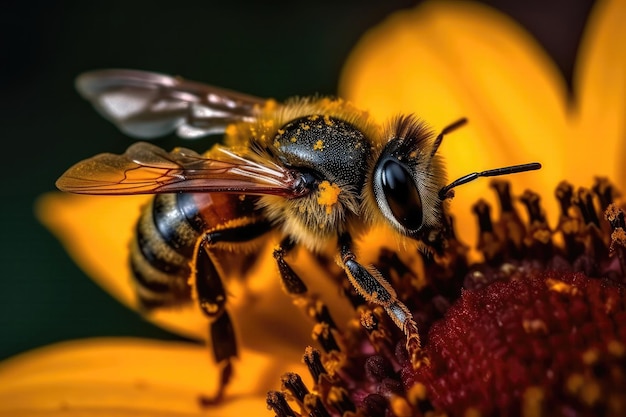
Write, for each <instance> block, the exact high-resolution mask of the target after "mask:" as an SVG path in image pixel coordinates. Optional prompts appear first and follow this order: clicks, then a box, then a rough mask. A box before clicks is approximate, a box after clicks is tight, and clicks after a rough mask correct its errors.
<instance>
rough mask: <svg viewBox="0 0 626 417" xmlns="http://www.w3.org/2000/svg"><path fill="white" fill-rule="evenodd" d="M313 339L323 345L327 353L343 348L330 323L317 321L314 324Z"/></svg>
mask: <svg viewBox="0 0 626 417" xmlns="http://www.w3.org/2000/svg"><path fill="white" fill-rule="evenodd" d="M313 339H314V340H316V341H317V342H318V343H319V344H320V345H321V346H322V348H323V349H324V351H325V352H326V353H329V352H332V351H337V352H338V351H340V350H341V349H339V345H338V344H337V340H335V336H334V335H333V333H332V331H331V327H330V326H329V324H328V323H317V324H315V326H313Z"/></svg>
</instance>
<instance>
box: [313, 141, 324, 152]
mask: <svg viewBox="0 0 626 417" xmlns="http://www.w3.org/2000/svg"><path fill="white" fill-rule="evenodd" d="M322 149H324V141H323V140H321V139H320V140H318V141H317V142H315V145H313V150H315V151H321V150H322Z"/></svg>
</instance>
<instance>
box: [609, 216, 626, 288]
mask: <svg viewBox="0 0 626 417" xmlns="http://www.w3.org/2000/svg"><path fill="white" fill-rule="evenodd" d="M605 218H606V219H607V221H608V222H609V225H610V226H611V229H612V231H611V243H610V245H609V256H617V259H618V260H619V266H620V272H621V281H622V282H626V279H625V278H624V276H625V275H626V221H625V220H624V210H622V209H621V208H619V207H617V206H616V205H615V204H609V206H608V208H607V209H606V212H605Z"/></svg>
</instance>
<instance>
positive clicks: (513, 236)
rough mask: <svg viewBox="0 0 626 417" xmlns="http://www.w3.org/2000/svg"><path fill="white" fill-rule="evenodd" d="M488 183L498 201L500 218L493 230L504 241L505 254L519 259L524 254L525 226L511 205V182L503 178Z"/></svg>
mask: <svg viewBox="0 0 626 417" xmlns="http://www.w3.org/2000/svg"><path fill="white" fill-rule="evenodd" d="M490 185H491V188H493V189H494V190H495V191H496V194H497V196H498V202H499V203H500V218H499V220H498V222H497V223H496V228H495V231H496V233H497V234H498V235H499V236H500V239H501V240H502V241H503V242H504V247H505V248H506V252H507V256H508V257H510V258H513V259H521V258H522V257H523V256H524V237H525V236H526V227H525V226H524V223H523V222H522V220H521V218H520V216H519V214H518V213H517V211H516V210H515V206H514V205H513V198H512V197H511V183H509V182H508V181H505V180H492V181H491V183H490Z"/></svg>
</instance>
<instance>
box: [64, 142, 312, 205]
mask: <svg viewBox="0 0 626 417" xmlns="http://www.w3.org/2000/svg"><path fill="white" fill-rule="evenodd" d="M56 185H57V187H58V188H59V189H60V190H62V191H68V192H72V193H78V194H102V195H124V194H155V193H171V192H226V193H241V194H258V195H268V194H270V195H280V196H285V197H296V196H298V195H301V194H302V193H303V192H304V190H303V188H302V183H301V178H300V176H299V175H298V174H297V173H295V172H292V171H290V170H287V169H286V168H284V167H281V166H279V165H277V164H275V163H273V162H272V161H271V160H269V159H267V158H261V157H255V156H253V155H251V156H241V155H238V154H236V153H234V152H232V151H230V150H228V149H226V148H223V147H215V148H214V149H213V150H212V153H211V157H205V156H202V155H200V154H198V153H196V152H194V151H192V150H189V149H184V148H177V149H174V150H173V151H172V152H170V153H167V152H165V151H164V150H163V149H161V148H159V147H157V146H154V145H152V144H149V143H146V142H138V143H135V144H134V145H132V146H131V147H129V148H128V149H127V150H126V152H125V153H124V154H122V155H115V154H110V153H104V154H100V155H96V156H94V157H93V158H90V159H87V160H84V161H82V162H79V163H78V164H76V165H74V166H73V167H71V168H70V169H68V170H67V171H66V172H65V173H64V174H63V175H62V176H61V178H59V179H58V180H57V183H56Z"/></svg>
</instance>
